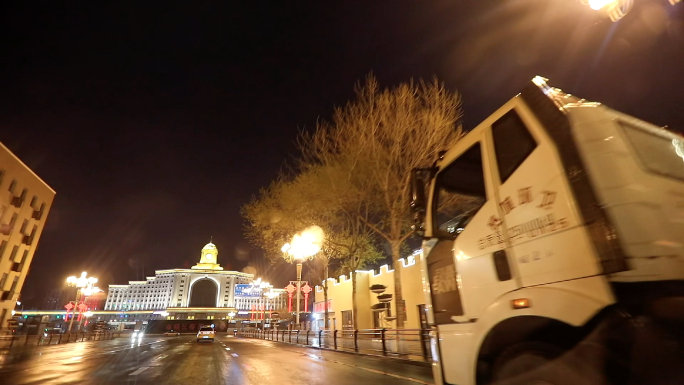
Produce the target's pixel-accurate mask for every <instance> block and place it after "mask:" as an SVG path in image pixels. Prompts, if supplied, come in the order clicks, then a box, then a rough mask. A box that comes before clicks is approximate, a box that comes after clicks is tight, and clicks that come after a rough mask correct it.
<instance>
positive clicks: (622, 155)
mask: <svg viewBox="0 0 684 385" xmlns="http://www.w3.org/2000/svg"><path fill="white" fill-rule="evenodd" d="M411 183H412V202H411V205H412V208H413V210H414V214H415V222H416V223H415V229H416V231H417V232H418V233H419V234H421V235H422V236H423V238H424V241H423V253H422V257H421V258H420V263H421V265H422V271H423V282H424V292H425V294H426V301H427V304H428V306H427V308H428V310H427V311H428V313H429V314H428V320H429V322H430V324H431V325H432V327H433V329H432V338H431V345H432V356H433V372H434V377H435V383H436V384H439V385H441V384H458V385H474V384H479V385H481V384H494V383H497V384H498V383H511V384H518V383H519V384H555V385H559V384H573V385H575V384H661V383H662V384H680V383H684V360H683V359H682V356H683V355H682V347H683V346H684V337H683V335H684V332H683V329H684V284H683V283H684V281H683V279H684V138H682V137H681V136H679V135H676V134H674V133H672V132H669V131H667V130H666V129H664V128H660V127H657V126H654V125H652V124H649V123H646V122H644V121H641V120H639V119H636V118H634V117H631V116H628V115H625V114H623V113H620V112H618V111H615V110H612V109H610V108H608V107H606V106H604V105H602V104H600V103H593V102H587V101H585V100H583V99H579V98H577V97H575V96H572V95H569V94H566V93H564V92H562V91H561V90H559V89H556V88H552V87H550V86H549V85H548V84H547V81H546V79H544V78H541V77H536V78H534V79H533V80H532V82H530V84H529V85H528V86H526V87H525V88H524V90H523V91H522V92H521V93H520V94H519V95H517V96H516V97H514V98H513V99H511V100H510V101H508V102H507V103H506V104H504V105H503V106H502V107H501V108H499V109H498V110H497V111H496V112H495V113H493V114H492V115H491V116H489V117H488V118H487V119H486V120H485V121H483V122H482V123H481V124H480V125H478V126H477V127H476V128H475V129H473V130H472V131H471V132H469V133H468V134H467V135H466V136H465V137H463V138H462V139H461V140H460V141H459V142H458V143H457V144H456V145H455V146H454V147H453V148H451V149H449V150H448V151H446V152H445V153H441V154H440V157H439V160H437V161H436V162H435V164H434V165H433V167H431V168H426V169H416V170H414V172H413V175H412V178H411ZM426 192H427V194H426Z"/></svg>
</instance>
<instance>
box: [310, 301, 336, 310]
mask: <svg viewBox="0 0 684 385" xmlns="http://www.w3.org/2000/svg"><path fill="white" fill-rule="evenodd" d="M324 303H325V302H324V301H320V302H314V306H313V312H314V313H325V307H324V306H323V304H324ZM328 311H333V307H332V299H328Z"/></svg>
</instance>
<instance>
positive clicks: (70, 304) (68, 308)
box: [64, 302, 74, 321]
mask: <svg viewBox="0 0 684 385" xmlns="http://www.w3.org/2000/svg"><path fill="white" fill-rule="evenodd" d="M64 308H65V309H66V311H67V313H66V318H65V321H68V320H69V312H71V309H73V308H74V304H73V303H71V302H69V303H68V304H66V305H64ZM72 317H73V315H72Z"/></svg>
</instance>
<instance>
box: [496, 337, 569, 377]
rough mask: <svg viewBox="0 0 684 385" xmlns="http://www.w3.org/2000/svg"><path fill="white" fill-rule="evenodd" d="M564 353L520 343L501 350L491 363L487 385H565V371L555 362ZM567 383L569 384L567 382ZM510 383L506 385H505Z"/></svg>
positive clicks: (538, 344)
mask: <svg viewBox="0 0 684 385" xmlns="http://www.w3.org/2000/svg"><path fill="white" fill-rule="evenodd" d="M564 352H565V350H564V349H562V348H560V347H558V346H555V345H552V344H549V343H546V342H522V343H519V344H517V345H514V346H512V347H510V348H508V349H506V350H504V351H503V352H502V353H501V354H500V355H499V356H498V357H497V358H496V360H495V361H494V365H493V368H492V372H491V374H492V375H491V381H490V383H491V384H497V383H499V382H503V381H506V383H507V384H508V383H510V384H516V385H518V384H519V385H523V384H524V385H565V384H569V382H567V381H566V379H563V376H564V373H565V372H566V370H564V368H563V367H562V366H563V364H562V363H559V362H555V360H556V359H557V358H559V357H561V356H562V355H563V353H564ZM567 380H571V379H570V378H567ZM509 381H510V382H509Z"/></svg>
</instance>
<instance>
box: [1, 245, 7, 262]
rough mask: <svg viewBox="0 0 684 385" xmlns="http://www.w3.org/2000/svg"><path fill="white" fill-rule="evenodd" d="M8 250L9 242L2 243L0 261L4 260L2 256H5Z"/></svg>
mask: <svg viewBox="0 0 684 385" xmlns="http://www.w3.org/2000/svg"><path fill="white" fill-rule="evenodd" d="M6 248H7V241H2V243H0V260H1V259H2V256H3V255H4V254H5V249H6Z"/></svg>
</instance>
